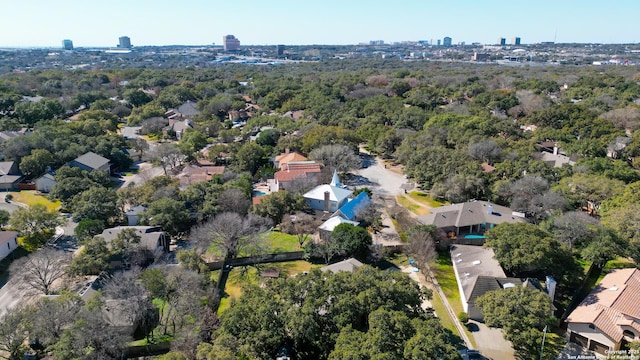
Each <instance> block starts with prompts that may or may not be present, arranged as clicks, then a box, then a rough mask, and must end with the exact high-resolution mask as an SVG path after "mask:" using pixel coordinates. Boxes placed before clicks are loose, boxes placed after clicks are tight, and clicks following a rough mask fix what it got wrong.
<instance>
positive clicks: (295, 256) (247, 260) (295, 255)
mask: <svg viewBox="0 0 640 360" xmlns="http://www.w3.org/2000/svg"><path fill="white" fill-rule="evenodd" d="M302 259H304V252H303V251H291V252H284V253H278V254H265V255H256V256H247V257H239V258H235V259H230V260H227V265H231V266H248V265H255V264H266V263H274V262H284V261H292V260H302ZM224 263H225V262H224V260H221V261H214V262H210V263H207V266H208V267H209V269H210V270H220V269H222V266H223V265H224Z"/></svg>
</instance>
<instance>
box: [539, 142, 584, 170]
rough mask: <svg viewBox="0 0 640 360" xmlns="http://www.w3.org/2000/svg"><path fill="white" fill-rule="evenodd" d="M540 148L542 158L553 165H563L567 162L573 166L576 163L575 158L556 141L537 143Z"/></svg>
mask: <svg viewBox="0 0 640 360" xmlns="http://www.w3.org/2000/svg"><path fill="white" fill-rule="evenodd" d="M536 146H537V147H538V148H540V152H541V160H542V161H544V162H546V163H547V164H549V165H550V166H553V167H562V166H564V165H565V164H567V165H570V166H573V165H575V164H576V161H575V159H572V158H570V157H569V156H567V154H566V153H565V152H563V151H562V150H560V148H559V147H558V144H557V143H556V142H554V141H543V142H539V143H537V144H536Z"/></svg>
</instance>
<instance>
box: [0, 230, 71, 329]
mask: <svg viewBox="0 0 640 360" xmlns="http://www.w3.org/2000/svg"><path fill="white" fill-rule="evenodd" d="M76 226H77V224H76V223H74V222H73V221H72V220H71V219H68V220H67V222H66V223H65V224H64V225H62V226H60V227H57V228H56V236H55V237H54V238H56V241H52V243H51V244H48V245H47V246H52V247H55V248H57V249H60V250H64V251H69V252H73V251H75V250H77V248H78V244H77V241H76V240H75V237H73V236H72V235H73V230H74V229H75V227H76ZM9 276H10V277H9V281H7V283H6V284H4V285H3V286H2V287H0V318H2V316H4V314H6V313H7V312H8V311H9V310H10V309H12V308H15V307H16V306H20V305H23V304H27V303H29V302H31V301H33V300H35V299H36V298H38V297H39V296H40V295H41V294H40V293H38V292H36V291H34V290H33V289H32V288H30V287H29V286H28V285H26V284H25V283H24V282H22V281H20V280H17V279H15V278H12V277H11V274H10V275H9Z"/></svg>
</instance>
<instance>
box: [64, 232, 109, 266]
mask: <svg viewBox="0 0 640 360" xmlns="http://www.w3.org/2000/svg"><path fill="white" fill-rule="evenodd" d="M110 256H111V250H109V247H108V246H107V242H106V241H105V240H104V238H102V237H100V236H96V237H94V238H91V239H89V240H87V241H86V243H85V244H84V246H83V247H82V249H81V250H80V253H79V254H78V255H77V256H76V257H74V258H73V261H72V262H71V267H70V268H69V271H70V273H72V274H75V275H98V274H100V273H101V272H102V271H104V270H107V269H108V268H109V257H110Z"/></svg>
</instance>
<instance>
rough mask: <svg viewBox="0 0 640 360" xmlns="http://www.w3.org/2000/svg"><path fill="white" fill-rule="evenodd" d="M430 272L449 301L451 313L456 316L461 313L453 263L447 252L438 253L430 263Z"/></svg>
mask: <svg viewBox="0 0 640 360" xmlns="http://www.w3.org/2000/svg"><path fill="white" fill-rule="evenodd" d="M430 266H431V271H433V274H434V275H435V276H436V279H438V284H440V287H441V288H442V291H443V292H444V295H445V296H446V297H447V299H449V303H450V304H451V307H452V308H453V311H454V312H455V313H456V314H458V313H460V312H462V311H463V308H462V303H461V302H460V293H459V292H458V281H457V280H456V274H455V272H454V271H453V263H451V257H450V256H449V253H447V252H438V257H437V258H436V259H435V260H434V261H433V262H432V263H431V265H430Z"/></svg>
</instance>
